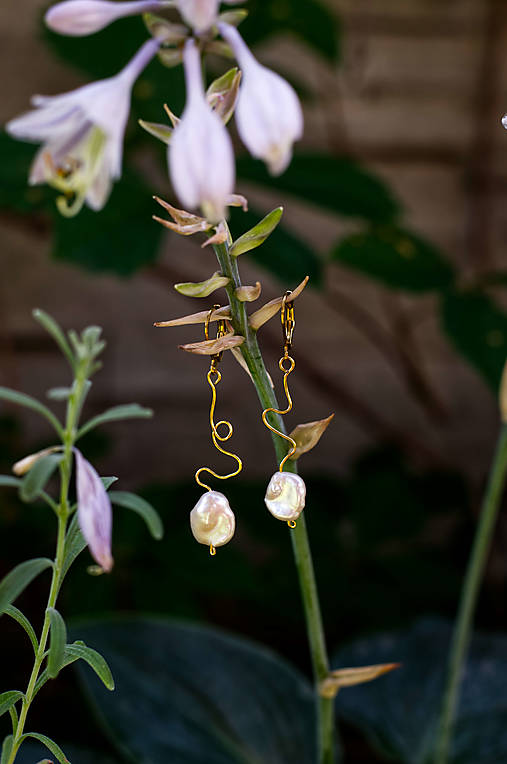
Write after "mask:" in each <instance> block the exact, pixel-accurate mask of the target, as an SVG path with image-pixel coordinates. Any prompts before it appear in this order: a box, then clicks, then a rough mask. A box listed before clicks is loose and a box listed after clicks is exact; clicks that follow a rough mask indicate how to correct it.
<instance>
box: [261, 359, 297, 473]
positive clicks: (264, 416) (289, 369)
mask: <svg viewBox="0 0 507 764" xmlns="http://www.w3.org/2000/svg"><path fill="white" fill-rule="evenodd" d="M286 361H288V362H289V365H288V367H287V368H286V366H285V362H286ZM295 366H296V362H295V360H294V359H293V358H291V356H290V355H288V353H286V354H285V355H284V356H282V358H280V360H279V361H278V368H279V369H280V371H283V390H284V392H285V397H286V398H287V408H286V409H275V408H269V409H264V411H263V412H262V421H263V422H264V424H265V425H266V427H267V428H268V430H271V432H274V433H275V435H278V436H279V437H280V438H283V439H284V440H286V441H287V442H288V443H290V445H291V448H290V449H289V451H287V453H286V454H285V456H284V458H283V459H282V461H281V462H280V467H279V468H278V469H279V471H280V472H283V468H284V465H285V462H286V461H287V460H288V459H290V458H291V456H292V455H293V454H295V452H296V448H297V446H296V441H295V440H294V439H293V438H291V437H290V436H289V435H286V434H285V433H284V432H281V431H280V430H277V429H276V427H273V425H271V424H270V423H269V422H268V420H267V415H268V414H269V413H270V412H272V413H273V414H288V413H289V411H292V398H291V396H290V392H289V386H288V383H287V377H288V376H289V374H292V372H293V371H294V368H295Z"/></svg>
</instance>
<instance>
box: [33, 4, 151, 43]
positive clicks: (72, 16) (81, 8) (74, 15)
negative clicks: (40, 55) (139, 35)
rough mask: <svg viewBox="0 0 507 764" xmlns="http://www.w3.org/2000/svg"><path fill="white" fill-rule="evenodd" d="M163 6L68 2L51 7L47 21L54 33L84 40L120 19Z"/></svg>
mask: <svg viewBox="0 0 507 764" xmlns="http://www.w3.org/2000/svg"><path fill="white" fill-rule="evenodd" d="M163 5H164V3H163V2H161V1H160V0H130V1H129V2H111V1H110V0H65V1H64V2H63V3H57V4H56V5H53V6H51V8H50V9H49V10H48V11H47V13H46V15H45V17H44V19H45V21H46V24H47V25H48V27H49V28H50V29H52V30H53V31H54V32H58V33H59V34H65V35H69V36H70V37H81V36H84V35H89V34H93V33H94V32H99V31H100V30H101V29H104V27H107V26H108V25H109V24H110V23H111V22H112V21H116V19H119V18H122V17H124V16H135V15H137V14H141V13H146V12H147V11H156V10H159V9H160V8H162V7H163Z"/></svg>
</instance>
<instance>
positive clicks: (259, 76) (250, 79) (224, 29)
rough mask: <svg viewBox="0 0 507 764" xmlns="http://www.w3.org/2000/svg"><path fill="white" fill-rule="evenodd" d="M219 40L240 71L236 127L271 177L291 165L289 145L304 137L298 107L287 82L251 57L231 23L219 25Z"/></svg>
mask: <svg viewBox="0 0 507 764" xmlns="http://www.w3.org/2000/svg"><path fill="white" fill-rule="evenodd" d="M218 28H219V30H220V34H221V35H222V37H223V38H224V39H225V40H226V41H227V42H228V43H229V44H230V46H231V47H232V49H233V50H234V55H235V56H236V59H237V60H238V63H239V65H240V67H241V69H242V71H243V82H242V85H241V87H240V91H239V98H238V104H237V107H236V124H237V126H238V132H239V134H240V136H241V140H242V141H243V143H244V144H245V146H246V147H247V149H248V150H249V151H250V153H251V154H252V155H253V156H254V157H257V158H259V159H263V160H264V161H265V162H266V163H267V165H268V168H269V171H270V172H271V174H272V175H280V173H282V172H283V171H284V170H285V169H286V168H287V166H288V164H289V163H290V160H291V157H292V145H293V143H294V141H296V140H298V139H299V138H301V136H302V135H303V112H302V109H301V104H300V103H299V99H298V97H297V95H296V92H295V91H294V88H292V87H291V85H289V83H288V82H287V81H286V80H284V79H283V77H280V75H279V74H276V72H273V71H271V69H267V68H266V67H265V66H262V64H259V62H258V61H257V60H256V59H255V58H254V56H253V55H252V53H251V52H250V50H249V48H248V47H247V45H246V43H245V42H244V41H243V39H242V37H241V35H240V34H239V32H238V31H237V29H235V28H234V27H232V26H230V24H223V23H222V24H219V25H218Z"/></svg>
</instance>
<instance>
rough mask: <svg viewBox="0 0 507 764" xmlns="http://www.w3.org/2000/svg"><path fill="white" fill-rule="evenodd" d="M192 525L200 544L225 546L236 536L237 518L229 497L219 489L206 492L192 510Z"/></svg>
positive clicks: (211, 548)
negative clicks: (228, 499)
mask: <svg viewBox="0 0 507 764" xmlns="http://www.w3.org/2000/svg"><path fill="white" fill-rule="evenodd" d="M190 527H191V529H192V533H193V534H194V538H195V539H196V541H198V542H199V544H206V546H209V548H210V552H211V553H212V554H214V548H215V547H217V546H223V545H224V544H227V542H228V541H230V540H231V539H232V537H233V536H234V530H235V528H236V519H235V517H234V512H233V511H232V509H231V507H230V505H229V502H228V501H227V498H226V497H225V496H224V494H223V493H220V492H219V491H208V492H207V493H204V494H203V495H202V496H201V498H200V499H199V501H198V502H197V504H196V505H195V507H194V508H193V510H192V511H191V512H190Z"/></svg>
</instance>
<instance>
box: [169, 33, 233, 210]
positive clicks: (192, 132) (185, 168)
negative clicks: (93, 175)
mask: <svg viewBox="0 0 507 764" xmlns="http://www.w3.org/2000/svg"><path fill="white" fill-rule="evenodd" d="M183 64H184V67H185V80H186V86H187V103H186V106H185V111H184V112H183V115H182V117H181V121H180V122H179V123H178V124H177V125H176V127H175V128H174V132H173V134H172V138H171V143H170V145H169V170H170V175H171V182H172V184H173V187H174V190H175V192H176V194H177V196H178V198H179V200H180V201H181V203H182V204H183V206H184V207H185V209H195V208H196V207H199V206H200V207H201V208H202V210H203V213H204V215H205V217H206V218H207V220H208V221H209V222H210V223H218V222H219V221H220V220H221V219H222V218H223V217H224V216H225V207H226V205H227V201H228V198H229V196H230V195H231V194H232V193H233V191H234V178H235V169H234V152H233V149H232V143H231V139H230V137H229V134H228V133H227V130H226V129H225V127H224V125H223V124H222V122H221V120H220V119H219V117H218V116H217V115H216V114H214V113H213V111H212V110H211V108H210V106H209V104H208V102H207V101H206V96H205V93H204V87H203V83H202V76H201V61H200V56H199V51H198V50H197V47H196V44H195V42H194V41H193V40H187V42H186V43H185V48H184V51H183Z"/></svg>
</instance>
